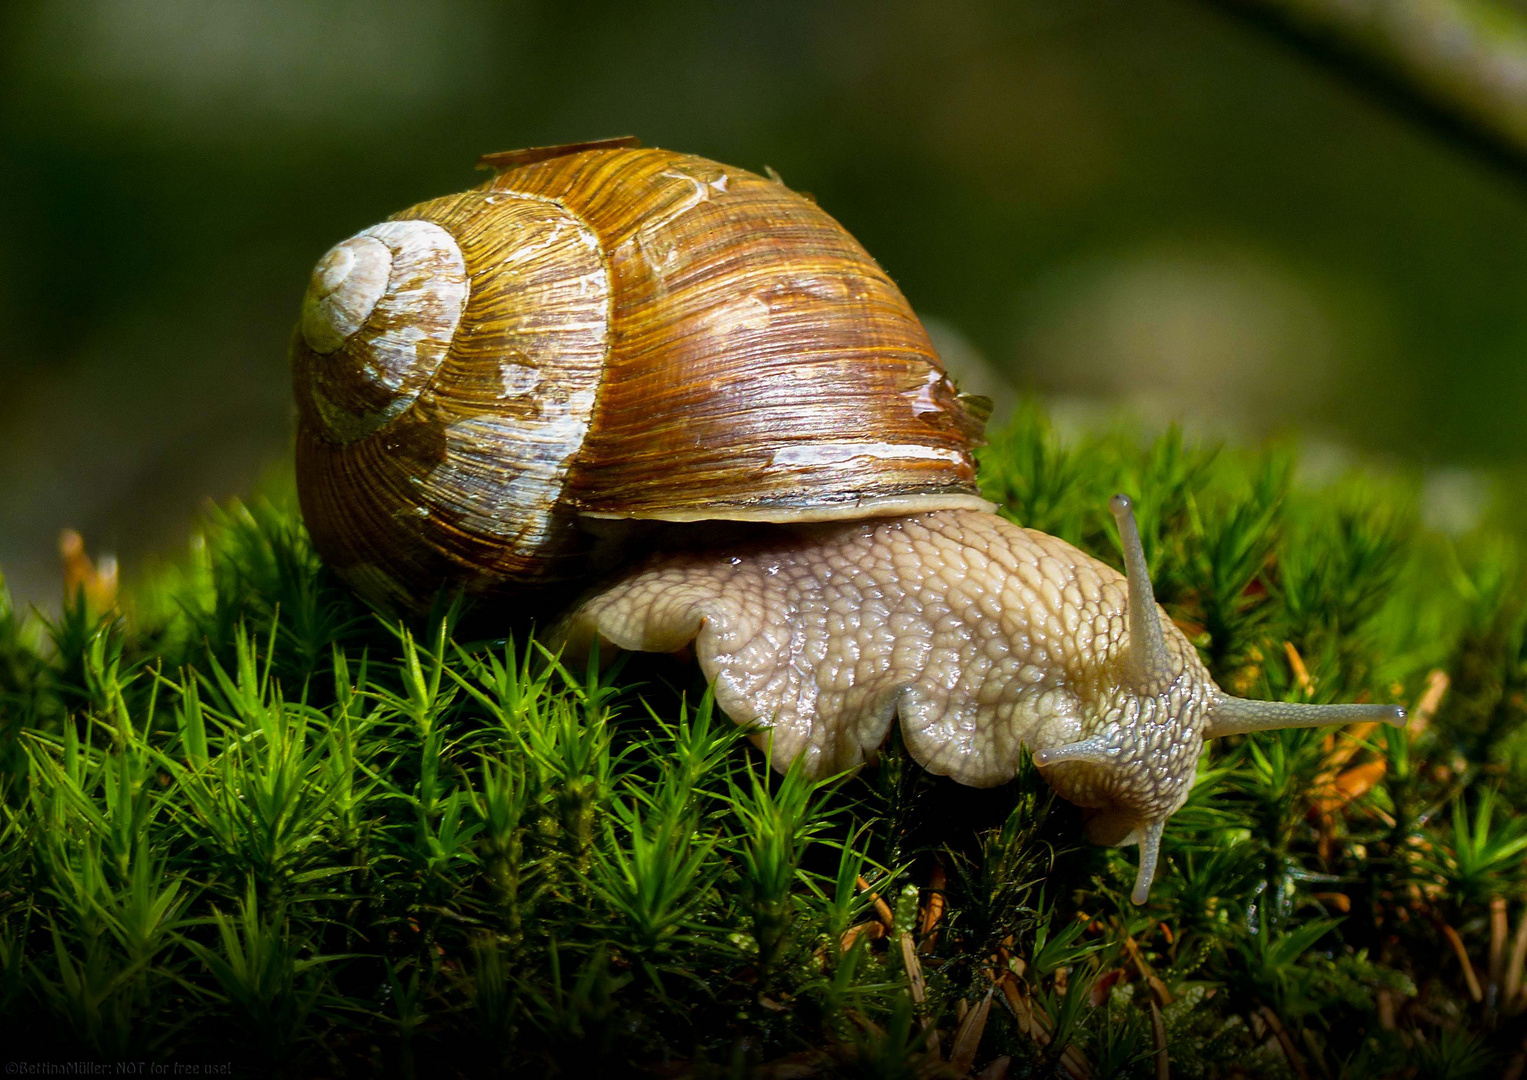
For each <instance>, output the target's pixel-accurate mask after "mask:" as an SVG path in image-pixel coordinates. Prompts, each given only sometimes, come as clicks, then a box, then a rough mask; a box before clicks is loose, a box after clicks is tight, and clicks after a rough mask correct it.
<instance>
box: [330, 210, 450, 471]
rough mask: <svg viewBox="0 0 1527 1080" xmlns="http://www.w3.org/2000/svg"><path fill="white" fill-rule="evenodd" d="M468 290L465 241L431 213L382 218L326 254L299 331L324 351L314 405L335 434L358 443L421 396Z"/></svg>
mask: <svg viewBox="0 0 1527 1080" xmlns="http://www.w3.org/2000/svg"><path fill="white" fill-rule="evenodd" d="M469 292H470V288H469V283H468V278H467V268H466V261H465V259H463V257H462V253H461V247H460V245H459V244H457V242H456V240H455V238H454V237H452V236H451V234H450V233H448V232H446V231H445V230H444V229H442V228H441V227H440V226H439V225H436V224H435V223H434V222H430V221H413V220H410V221H387V222H383V223H382V224H380V225H373V226H372V227H371V228H369V229H366V230H364V231H362V232H359V233H357V234H356V235H354V236H352V237H351V238H350V239H348V240H345V241H343V242H341V243H339V244H336V245H334V247H332V248H330V249H329V251H328V253H327V254H325V255H324V257H323V258H322V259H320V260H319V261H318V265H317V266H316V267H314V269H313V276H312V278H311V280H310V281H309V282H308V291H307V294H306V295H305V296H304V297H303V301H302V320H301V324H300V331H301V334H302V338H303V340H304V341H305V342H306V343H307V345H308V347H309V348H310V349H311V350H312V351H313V353H314V354H316V362H315V363H313V364H312V367H311V380H312V383H311V390H312V401H313V405H314V407H315V408H316V410H317V412H318V414H319V417H320V418H321V419H322V421H323V427H324V428H325V429H326V434H327V435H328V436H329V437H330V438H331V439H332V440H333V441H335V442H339V443H348V442H354V441H355V440H356V439H359V438H361V437H362V436H365V435H368V434H370V433H371V432H373V431H375V430H376V429H378V428H380V427H382V426H384V425H385V424H387V423H388V422H390V421H391V420H393V419H395V418H396V417H397V416H399V415H400V414H401V413H402V412H403V411H404V410H405V409H407V408H408V407H409V406H410V405H412V404H413V403H414V401H415V400H417V399H418V397H419V393H420V392H421V391H422V390H423V389H424V387H425V386H426V385H427V384H428V383H429V381H430V379H431V378H432V377H433V376H434V374H435V372H436V371H437V370H438V369H439V367H440V363H441V361H442V360H443V359H444V358H445V355H446V353H447V351H449V349H450V347H451V340H452V338H453V337H454V336H455V334H456V330H457V327H459V326H460V325H461V316H462V312H463V311H465V310H466V305H467V298H468V294H469Z"/></svg>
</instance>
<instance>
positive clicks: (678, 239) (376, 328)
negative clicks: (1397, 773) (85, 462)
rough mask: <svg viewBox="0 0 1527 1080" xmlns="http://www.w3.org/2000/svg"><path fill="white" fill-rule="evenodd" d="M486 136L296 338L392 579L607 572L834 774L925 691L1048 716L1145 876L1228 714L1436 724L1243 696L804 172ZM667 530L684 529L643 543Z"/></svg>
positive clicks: (937, 707)
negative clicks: (517, 143) (1022, 439)
mask: <svg viewBox="0 0 1527 1080" xmlns="http://www.w3.org/2000/svg"><path fill="white" fill-rule="evenodd" d="M483 164H485V165H488V166H491V167H493V168H495V169H497V170H498V172H497V174H496V175H495V176H494V177H493V179H492V180H490V181H488V182H487V183H485V184H483V185H482V186H481V187H479V188H476V189H474V190H472V191H467V192H463V193H461V194H458V195H451V196H447V197H444V198H440V199H433V200H430V201H428V202H423V203H420V204H418V205H417V206H413V207H410V208H409V209H407V210H405V211H402V212H401V213H399V214H397V215H395V216H394V217H393V218H392V219H390V220H388V221H386V222H383V223H381V224H379V225H375V226H372V227H371V228H368V229H364V230H362V231H361V232H360V233H357V234H356V235H355V236H353V237H351V238H349V239H348V240H344V241H342V242H340V243H339V244H337V245H335V246H334V247H333V248H331V249H330V250H329V251H328V252H327V253H326V254H325V255H324V256H323V257H322V258H321V259H320V260H319V262H318V265H317V266H316V267H315V269H314V271H313V274H312V277H311V280H310V281H309V284H308V289H307V294H306V296H305V297H304V299H303V303H302V310H301V315H300V319H299V323H298V326H297V328H296V330H295V331H294V333H293V335H292V345H291V366H292V381H293V390H294V393H295V397H296V403H297V438H296V465H297V482H298V495H299V498H300V501H301V505H302V510H303V516H304V520H305V522H306V524H307V528H308V532H309V534H310V535H311V537H312V540H313V544H314V546H315V548H316V549H317V550H318V552H319V554H320V555H321V556H322V557H323V558H324V560H325V561H326V562H327V563H328V564H329V565H330V566H331V567H332V568H333V569H334V570H335V572H336V573H337V574H339V576H340V577H341V578H343V579H344V580H345V581H346V582H348V583H349V584H350V585H351V586H352V587H353V588H355V589H356V591H357V592H359V593H360V594H361V595H363V596H364V597H366V598H367V599H368V600H370V601H371V602H373V603H374V604H376V605H378V606H379V607H381V608H383V609H384V610H390V611H412V612H419V611H422V610H424V609H426V608H427V607H428V606H429V604H430V601H431V599H432V598H433V596H434V595H436V593H437V591H438V590H440V589H442V588H444V589H447V590H464V591H466V592H468V593H470V594H474V595H477V596H483V597H500V598H510V599H511V605H508V606H506V612H507V614H508V615H511V616H512V615H515V614H518V613H522V612H525V611H528V610H533V609H535V608H536V607H537V606H545V605H549V604H550V603H552V602H553V601H552V600H550V599H548V597H552V598H555V597H562V598H565V597H567V596H569V595H574V594H576V591H577V590H579V589H583V588H585V587H586V585H587V582H588V581H589V580H591V578H592V577H593V576H594V575H598V574H604V573H606V572H608V573H610V574H613V575H614V577H613V579H612V580H611V582H610V583H609V584H607V585H606V586H604V587H603V588H601V589H599V590H598V591H596V592H593V593H591V594H588V595H587V596H586V597H585V598H584V599H583V600H582V601H581V602H580V603H579V604H578V605H577V606H575V607H574V609H573V610H572V613H571V614H570V615H568V616H566V618H565V619H564V620H563V622H562V623H561V624H560V626H559V628H558V631H557V634H556V636H558V637H560V639H561V640H562V642H563V643H564V644H565V645H566V646H568V647H569V648H570V649H572V650H577V649H579V648H586V647H587V646H588V645H590V644H591V643H592V642H593V641H594V640H595V639H596V638H602V639H604V640H605V641H606V642H608V643H609V644H611V645H614V646H619V647H620V648H625V649H642V650H657V651H664V652H667V651H673V650H675V649H678V648H680V647H682V646H683V645H685V644H687V643H689V642H691V641H693V642H694V645H695V651H696V652H697V654H698V656H699V659H700V663H701V664H702V666H703V667H704V671H705V674H706V676H707V677H708V678H710V679H712V680H714V681H715V684H716V696H717V701H718V702H719V704H720V705H721V707H722V709H723V710H724V711H725V712H726V713H727V714H728V715H730V716H731V717H732V719H734V720H735V721H737V722H738V723H739V724H747V725H756V726H761V727H762V728H765V729H766V730H765V731H764V732H763V733H761V734H757V735H756V736H755V737H756V738H757V740H758V741H759V743H760V744H761V745H764V744H770V743H771V741H772V748H773V759H774V764H775V766H777V767H779V768H784V767H786V766H787V765H788V764H789V762H790V761H791V760H793V759H795V758H796V757H797V756H803V757H804V760H805V765H806V768H807V769H808V770H809V771H810V772H811V773H812V774H813V775H815V776H826V775H831V774H833V773H836V772H839V771H841V770H843V769H848V768H852V767H855V766H858V765H860V764H862V763H864V762H867V761H871V760H873V759H874V757H875V754H876V752H877V748H878V747H879V746H880V745H881V744H882V742H883V741H884V739H885V737H886V736H887V734H888V733H889V731H890V725H891V724H893V723H897V722H899V723H900V724H901V726H902V731H903V733H904V735H905V741H906V745H907V746H908V748H909V749H910V751H911V753H912V755H913V756H914V757H915V758H916V759H917V760H918V761H919V762H921V763H922V764H923V765H924V766H925V767H926V768H928V769H929V770H930V771H932V772H935V773H940V774H944V775H948V776H951V777H953V778H954V779H956V780H958V781H960V782H962V783H965V784H972V785H977V786H989V785H994V784H1000V783H1002V782H1004V781H1006V780H1009V779H1011V778H1012V777H1013V775H1014V773H1015V771H1016V769H1017V766H1018V761H1019V754H1020V748H1021V747H1023V746H1027V747H1028V749H1029V750H1030V751H1031V752H1032V753H1033V755H1034V760H1035V761H1036V763H1037V764H1038V765H1039V767H1040V769H1041V771H1042V772H1043V774H1044V776H1045V777H1046V779H1047V780H1048V781H1049V782H1050V783H1051V784H1053V785H1054V786H1055V788H1056V790H1057V791H1059V793H1060V794H1061V795H1063V796H1064V797H1065V798H1067V799H1070V800H1071V801H1073V802H1076V803H1078V804H1080V805H1081V806H1084V807H1087V808H1089V809H1090V810H1091V812H1092V816H1091V817H1090V819H1089V822H1088V831H1089V835H1091V837H1092V838H1093V839H1094V840H1096V841H1098V842H1099V843H1108V844H1122V843H1134V844H1138V845H1139V847H1140V852H1141V859H1140V871H1139V875H1138V878H1137V881H1136V885H1135V890H1134V898H1135V900H1136V902H1137V903H1143V902H1144V901H1145V899H1146V896H1147V893H1148V890H1149V887H1150V883H1151V880H1152V878H1153V876H1154V874H1155V867H1156V858H1157V849H1158V847H1159V844H1160V839H1161V830H1162V826H1163V825H1164V823H1165V822H1166V820H1167V818H1169V817H1170V816H1171V815H1172V813H1174V812H1175V811H1176V810H1177V809H1178V808H1179V807H1181V806H1182V804H1183V802H1184V800H1186V799H1187V797H1188V793H1189V791H1190V789H1191V787H1192V784H1193V780H1194V775H1195V771H1196V769H1197V763H1198V759H1199V756H1200V753H1201V750H1202V747H1203V741H1204V740H1205V739H1208V738H1214V737H1217V736H1222V735H1231V734H1240V733H1245V732H1251V731H1258V730H1267V729H1272V728H1279V727H1306V726H1314V725H1320V724H1339V723H1347V722H1349V721H1352V720H1374V719H1382V720H1388V721H1391V722H1395V723H1399V722H1402V721H1403V718H1404V712H1403V710H1400V709H1398V708H1396V707H1393V706H1377V705H1348V706H1312V705H1298V704H1282V703H1272V702H1253V701H1245V700H1242V699H1239V698H1234V697H1231V696H1229V695H1227V694H1225V693H1223V692H1222V691H1221V690H1220V689H1219V688H1218V687H1216V686H1215V685H1214V683H1213V681H1212V680H1211V679H1210V677H1209V674H1208V672H1207V671H1206V670H1205V669H1204V667H1203V665H1202V663H1201V662H1200V661H1199V658H1198V654H1197V652H1196V651H1195V650H1194V648H1193V647H1192V645H1191V644H1190V643H1189V642H1188V641H1187V640H1186V638H1184V637H1183V635H1182V633H1181V632H1180V631H1178V630H1177V628H1176V627H1175V626H1173V625H1172V623H1171V621H1170V620H1169V619H1167V618H1166V617H1165V615H1164V614H1163V613H1162V612H1161V610H1160V608H1159V607H1157V605H1156V603H1155V600H1154V597H1153V595H1152V593H1151V585H1150V578H1149V575H1148V573H1147V571H1146V566H1145V558H1144V555H1143V553H1142V551H1141V547H1140V540H1139V535H1138V532H1137V531H1136V529H1135V523H1134V517H1133V514H1132V512H1131V510H1130V506H1129V501H1128V500H1127V499H1125V498H1124V497H1122V496H1120V497H1117V498H1115V500H1114V503H1113V506H1112V509H1113V512H1114V515H1115V517H1116V519H1117V521H1118V524H1119V531H1120V539H1121V541H1122V544H1123V550H1124V561H1125V568H1126V575H1120V574H1119V573H1118V572H1117V571H1115V570H1113V569H1111V568H1110V567H1108V566H1106V565H1105V564H1103V563H1101V562H1098V561H1097V560H1096V559H1093V558H1091V557H1089V556H1087V555H1085V554H1083V553H1081V552H1080V551H1077V550H1076V549H1075V548H1073V547H1071V546H1070V545H1068V544H1066V543H1064V542H1062V541H1060V540H1058V539H1056V538H1054V537H1051V536H1046V535H1045V534H1043V533H1039V532H1035V531H1033V530H1029V529H1023V528H1020V527H1018V526H1017V525H1014V524H1012V523H1010V522H1008V521H1006V520H1004V519H1002V518H1000V517H998V516H997V515H996V514H995V513H993V512H992V510H993V509H994V507H993V506H992V504H991V503H989V502H987V501H986V500H985V499H983V498H982V497H981V494H980V492H979V491H978V489H977V487H976V469H975V458H974V456H973V448H974V446H975V445H976V444H977V443H978V442H979V440H980V435H981V427H982V424H983V422H984V418H985V415H986V414H987V412H989V403H985V406H984V407H983V405H982V403H981V402H980V401H979V400H978V399H971V398H967V397H964V396H963V395H959V394H958V393H957V391H956V390H955V387H954V385H953V384H952V383H951V382H950V381H949V379H948V377H947V376H946V375H945V373H944V369H943V366H942V364H941V363H940V361H939V359H938V356H937V354H936V353H935V352H934V350H933V346H932V345H931V343H930V342H929V340H928V335H927V333H926V332H925V331H924V329H923V327H922V324H921V323H920V322H919V321H918V319H917V317H916V315H915V314H913V312H912V309H911V306H910V305H909V304H908V303H907V301H906V299H905V298H904V297H903V296H902V295H901V293H900V291H899V290H898V289H897V288H896V286H895V284H894V283H893V282H892V281H891V279H890V278H889V277H887V276H886V274H885V272H884V271H883V270H881V268H880V267H879V266H878V265H876V263H875V261H874V260H873V259H872V258H870V256H869V255H868V253H866V252H865V251H864V249H863V248H862V247H860V246H859V244H858V243H857V242H856V241H855V240H854V238H853V237H852V236H850V235H849V234H848V232H847V231H846V230H844V229H843V228H842V226H840V225H839V224H838V223H837V222H836V221H834V220H833V219H832V218H831V217H829V216H828V215H827V214H826V213H825V212H823V211H822V210H821V209H820V208H818V207H817V206H816V204H815V203H814V202H813V201H811V200H810V199H808V198H805V197H803V196H801V195H799V194H797V193H795V192H792V191H790V190H789V189H788V188H786V187H785V186H784V185H783V184H781V183H779V182H778V180H777V179H772V180H771V179H765V178H764V177H761V176H757V175H755V174H753V173H750V172H746V171H744V170H741V169H735V168H732V167H731V166H727V165H721V164H719V163H717V162H714V161H707V160H705V159H703V158H698V157H693V156H691V155H686V154H678V153H673V152H670V151H666V150H657V149H647V148H641V147H640V146H638V145H637V144H636V143H635V141H634V140H632V139H614V140H606V141H603V142H598V143H580V144H575V145H571V146H562V147H547V148H538V149H534V150H529V151H514V152H510V153H507V154H496V155H489V156H488V157H486V158H484V159H483ZM729 522H730V523H750V522H756V523H762V524H761V525H760V526H757V527H754V526H748V525H746V524H743V525H728V524H726V523H729ZM745 529H753V530H754V531H756V532H757V533H758V534H759V538H757V539H744V540H738V539H736V536H737V535H738V534H739V532H740V531H742V530H745ZM662 530H668V531H667V532H663V531H662ZM676 530H682V536H679V535H677V534H676V532H675V531H676ZM638 536H642V537H645V541H644V542H645V543H646V544H647V545H648V549H649V550H650V549H651V547H652V545H654V544H660V543H661V544H667V545H668V547H667V549H666V550H665V551H659V552H658V553H657V554H656V555H653V556H652V557H651V558H649V559H647V560H646V561H644V562H643V561H641V559H642V555H641V554H640V552H639V551H638V550H637V549H636V547H635V544H634V542H633V541H634V540H635V539H636V538H638ZM679 545H682V550H680V547H679ZM633 564H639V565H637V568H636V569H634V570H629V571H626V572H624V573H619V572H618V568H619V567H621V566H628V565H633Z"/></svg>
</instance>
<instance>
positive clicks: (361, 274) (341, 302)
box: [302, 233, 392, 353]
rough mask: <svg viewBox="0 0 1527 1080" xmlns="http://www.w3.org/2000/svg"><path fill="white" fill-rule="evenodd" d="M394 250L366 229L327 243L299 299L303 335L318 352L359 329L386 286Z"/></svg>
mask: <svg viewBox="0 0 1527 1080" xmlns="http://www.w3.org/2000/svg"><path fill="white" fill-rule="evenodd" d="M391 275H392V252H391V251H390V250H388V247H387V245H386V244H384V243H382V242H381V241H380V240H378V239H376V238H375V237H371V236H367V235H365V234H364V233H363V234H361V235H359V236H352V237H351V238H350V239H348V240H344V241H341V242H340V243H338V244H335V245H334V246H333V247H331V248H330V249H329V250H328V252H327V253H326V254H325V255H324V257H323V258H321V259H319V260H318V265H317V266H315V267H313V276H312V278H311V279H309V281H308V291H307V295H306V296H304V297H303V298H302V336H303V337H304V338H306V339H307V343H308V345H309V346H311V347H312V349H313V351H314V352H316V353H331V352H334V351H335V350H336V349H338V348H339V347H340V346H342V345H343V344H344V343H345V342H346V341H347V340H348V339H349V338H350V337H351V336H352V335H353V334H354V333H355V332H356V331H357V330H359V329H360V328H361V326H362V325H364V323H365V322H366V320H367V319H368V318H370V317H371V313H372V312H373V311H374V310H376V305H377V301H379V300H381V299H382V295H383V294H384V293H385V292H386V291H387V279H388V278H389V277H390V276H391Z"/></svg>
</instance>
